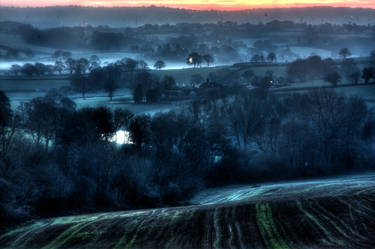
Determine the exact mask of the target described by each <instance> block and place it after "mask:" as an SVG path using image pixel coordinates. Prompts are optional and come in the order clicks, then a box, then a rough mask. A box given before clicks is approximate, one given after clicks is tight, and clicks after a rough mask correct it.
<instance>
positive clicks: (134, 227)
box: [0, 175, 375, 249]
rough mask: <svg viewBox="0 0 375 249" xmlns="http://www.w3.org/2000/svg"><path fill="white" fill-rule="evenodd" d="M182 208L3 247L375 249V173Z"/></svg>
mask: <svg viewBox="0 0 375 249" xmlns="http://www.w3.org/2000/svg"><path fill="white" fill-rule="evenodd" d="M192 203H195V204H196V205H191V206H187V207H178V208H163V209H150V210H137V211H126V212H114V213H101V214H91V215H81V216H73V217H60V218H56V219H48V220H40V221H36V222H35V223H33V224H31V225H29V226H24V227H20V228H18V229H15V230H11V231H9V232H8V233H7V234H4V235H2V236H0V248H43V249H47V248H54V249H56V248H114V249H115V248H116V249H117V248H147V249H148V248H176V249H177V248H179V249H180V248H225V249H226V248H231V249H232V248H282V249H287V248H298V249H303V248H306V249H307V248H309V249H312V248H346V249H347V248H355V249H358V248H375V219H374V217H375V176H374V175H362V176H351V177H345V178H337V179H326V180H317V181H308V182H290V183H284V184H266V185H262V186H239V187H227V188H223V189H214V190H208V191H205V192H202V193H201V194H199V195H198V196H196V197H195V198H193V200H192Z"/></svg>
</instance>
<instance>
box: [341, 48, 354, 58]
mask: <svg viewBox="0 0 375 249" xmlns="http://www.w3.org/2000/svg"><path fill="white" fill-rule="evenodd" d="M339 55H341V56H342V57H343V58H344V59H346V58H347V57H349V56H351V55H352V52H350V50H349V49H348V48H342V49H340V52H339Z"/></svg>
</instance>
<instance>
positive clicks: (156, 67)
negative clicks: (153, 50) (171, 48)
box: [154, 60, 165, 70]
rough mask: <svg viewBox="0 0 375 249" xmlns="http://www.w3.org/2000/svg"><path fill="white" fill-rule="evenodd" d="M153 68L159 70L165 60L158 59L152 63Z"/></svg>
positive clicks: (163, 65)
mask: <svg viewBox="0 0 375 249" xmlns="http://www.w3.org/2000/svg"><path fill="white" fill-rule="evenodd" d="M154 68H155V69H157V70H161V69H162V68H165V62H164V61H162V60H158V61H156V62H155V64H154Z"/></svg>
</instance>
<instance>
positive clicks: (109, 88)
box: [104, 79, 118, 100]
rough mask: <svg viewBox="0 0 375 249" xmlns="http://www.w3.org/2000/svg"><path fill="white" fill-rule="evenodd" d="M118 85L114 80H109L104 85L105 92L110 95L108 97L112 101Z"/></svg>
mask: <svg viewBox="0 0 375 249" xmlns="http://www.w3.org/2000/svg"><path fill="white" fill-rule="evenodd" d="M117 87H118V86H117V84H116V81H115V80H113V79H108V80H107V82H106V83H105V85H104V90H105V91H106V92H107V93H108V97H109V99H110V100H112V98H113V93H114V92H115V91H116V89H117Z"/></svg>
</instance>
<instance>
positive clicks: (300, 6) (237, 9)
mask: <svg viewBox="0 0 375 249" xmlns="http://www.w3.org/2000/svg"><path fill="white" fill-rule="evenodd" d="M56 7H81V8H105V9H116V8H165V9H176V10H190V11H220V12H240V11H251V10H270V9H309V8H311V9H313V8H335V9H363V10H375V6H374V7H358V6H354V7H353V6H345V5H337V6H333V5H322V4H320V5H309V4H298V5H291V6H262V7H250V6H249V7H247V8H240V7H234V6H233V7H225V6H221V7H219V6H217V7H210V8H209V7H207V8H194V7H187V6H182V5H181V6H178V5H175V6H169V5H160V6H159V5H155V4H150V5H114V6H105V5H84V4H55V5H25V6H19V5H0V8H18V9H25V8H31V9H37V8H56Z"/></svg>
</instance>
